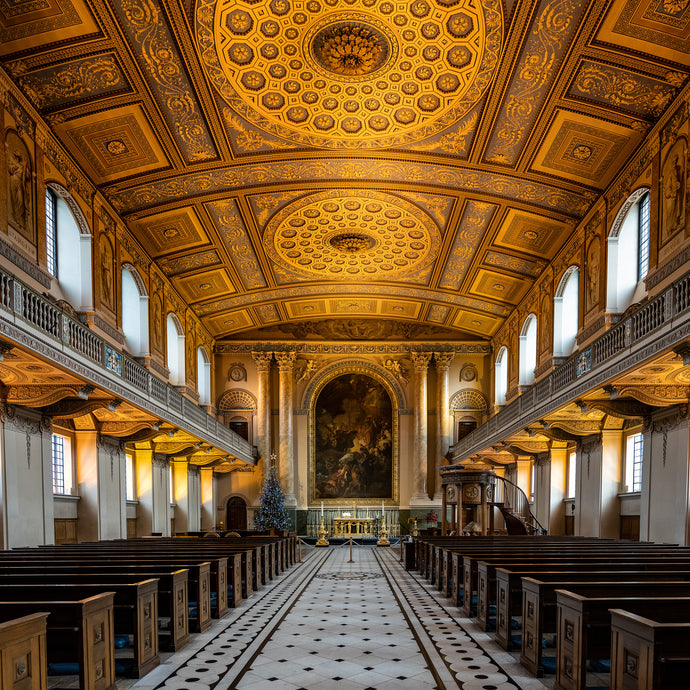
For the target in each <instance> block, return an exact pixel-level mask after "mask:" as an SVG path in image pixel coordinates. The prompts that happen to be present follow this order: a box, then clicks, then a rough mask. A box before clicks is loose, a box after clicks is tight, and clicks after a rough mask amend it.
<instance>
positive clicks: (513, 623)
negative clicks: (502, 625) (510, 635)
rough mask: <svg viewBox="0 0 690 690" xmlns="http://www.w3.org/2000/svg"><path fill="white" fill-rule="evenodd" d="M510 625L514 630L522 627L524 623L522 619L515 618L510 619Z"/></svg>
mask: <svg viewBox="0 0 690 690" xmlns="http://www.w3.org/2000/svg"><path fill="white" fill-rule="evenodd" d="M510 627H511V629H512V630H520V629H521V628H522V625H521V623H520V621H516V620H515V619H514V618H511V619H510Z"/></svg>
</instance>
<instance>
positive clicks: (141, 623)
mask: <svg viewBox="0 0 690 690" xmlns="http://www.w3.org/2000/svg"><path fill="white" fill-rule="evenodd" d="M47 575H49V573H47ZM157 590H158V580H155V579H151V580H142V581H141V582H134V583H125V584H123V583H114V582H104V583H102V584H101V583H99V584H93V583H78V584H66V583H60V584H55V583H54V582H51V581H50V579H47V578H46V579H45V580H43V581H41V582H40V583H36V584H29V583H27V576H24V575H19V576H16V575H15V576H12V575H0V600H1V601H13V600H19V601H33V600H36V599H38V600H43V599H46V598H50V599H56V600H66V601H67V600H68V601H77V600H79V599H86V598H88V597H91V596H96V595H98V594H101V593H103V592H105V591H108V592H113V593H114V598H113V612H112V615H113V626H114V634H122V635H132V637H133V640H134V644H133V647H132V652H133V659H132V666H131V668H130V669H129V670H128V672H127V674H126V675H129V676H132V677H134V678H141V677H143V676H145V675H146V674H147V673H148V672H149V671H151V670H152V669H154V668H155V667H156V666H158V665H159V664H160V657H159V655H158V626H157V623H158V610H157V609H158V601H157V599H158V594H157ZM112 643H113V649H114V647H115V640H114V638H113V640H112Z"/></svg>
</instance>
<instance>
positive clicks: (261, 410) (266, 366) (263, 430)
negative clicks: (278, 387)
mask: <svg viewBox="0 0 690 690" xmlns="http://www.w3.org/2000/svg"><path fill="white" fill-rule="evenodd" d="M252 357H253V358H254V363H255V364H256V370H257V372H258V375H259V377H258V378H259V380H258V386H257V389H258V390H257V397H258V401H257V410H256V426H257V430H256V431H257V433H256V447H257V448H258V450H259V457H261V458H262V459H263V469H264V474H266V472H267V469H268V467H269V463H270V457H271V390H270V385H271V384H270V381H271V360H272V359H273V353H272V352H252Z"/></svg>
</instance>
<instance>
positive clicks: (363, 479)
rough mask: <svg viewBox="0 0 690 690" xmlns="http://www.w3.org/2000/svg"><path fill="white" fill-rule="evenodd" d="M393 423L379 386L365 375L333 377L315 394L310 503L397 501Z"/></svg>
mask: <svg viewBox="0 0 690 690" xmlns="http://www.w3.org/2000/svg"><path fill="white" fill-rule="evenodd" d="M394 412H395V414H394ZM396 419H397V410H395V409H394V404H393V402H392V400H391V394H390V392H389V390H388V389H387V387H386V386H385V385H384V383H383V381H382V380H377V379H376V378H374V377H372V376H370V375H367V374H365V373H360V372H349V373H345V374H340V375H337V376H335V377H334V378H331V379H330V380H329V381H328V382H326V383H325V385H323V386H322V387H321V388H320V390H317V391H315V399H314V402H313V406H312V460H313V462H312V472H311V480H312V481H311V489H312V491H311V497H312V500H314V501H326V502H328V503H337V502H338V500H342V499H347V501H348V503H350V504H351V503H352V502H358V501H359V499H362V501H361V502H366V501H367V500H372V499H377V500H381V499H384V500H385V499H394V500H397V484H398V483H397V481H396V479H397V441H396V437H397V431H398V429H397V424H396V423H395V420H396Z"/></svg>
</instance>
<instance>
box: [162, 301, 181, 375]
mask: <svg viewBox="0 0 690 690" xmlns="http://www.w3.org/2000/svg"><path fill="white" fill-rule="evenodd" d="M166 343H167V360H168V371H169V372H170V374H169V376H170V383H172V385H173V386H183V385H184V329H183V328H182V324H181V323H180V319H179V318H178V317H177V314H168V318H167V319H166Z"/></svg>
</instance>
